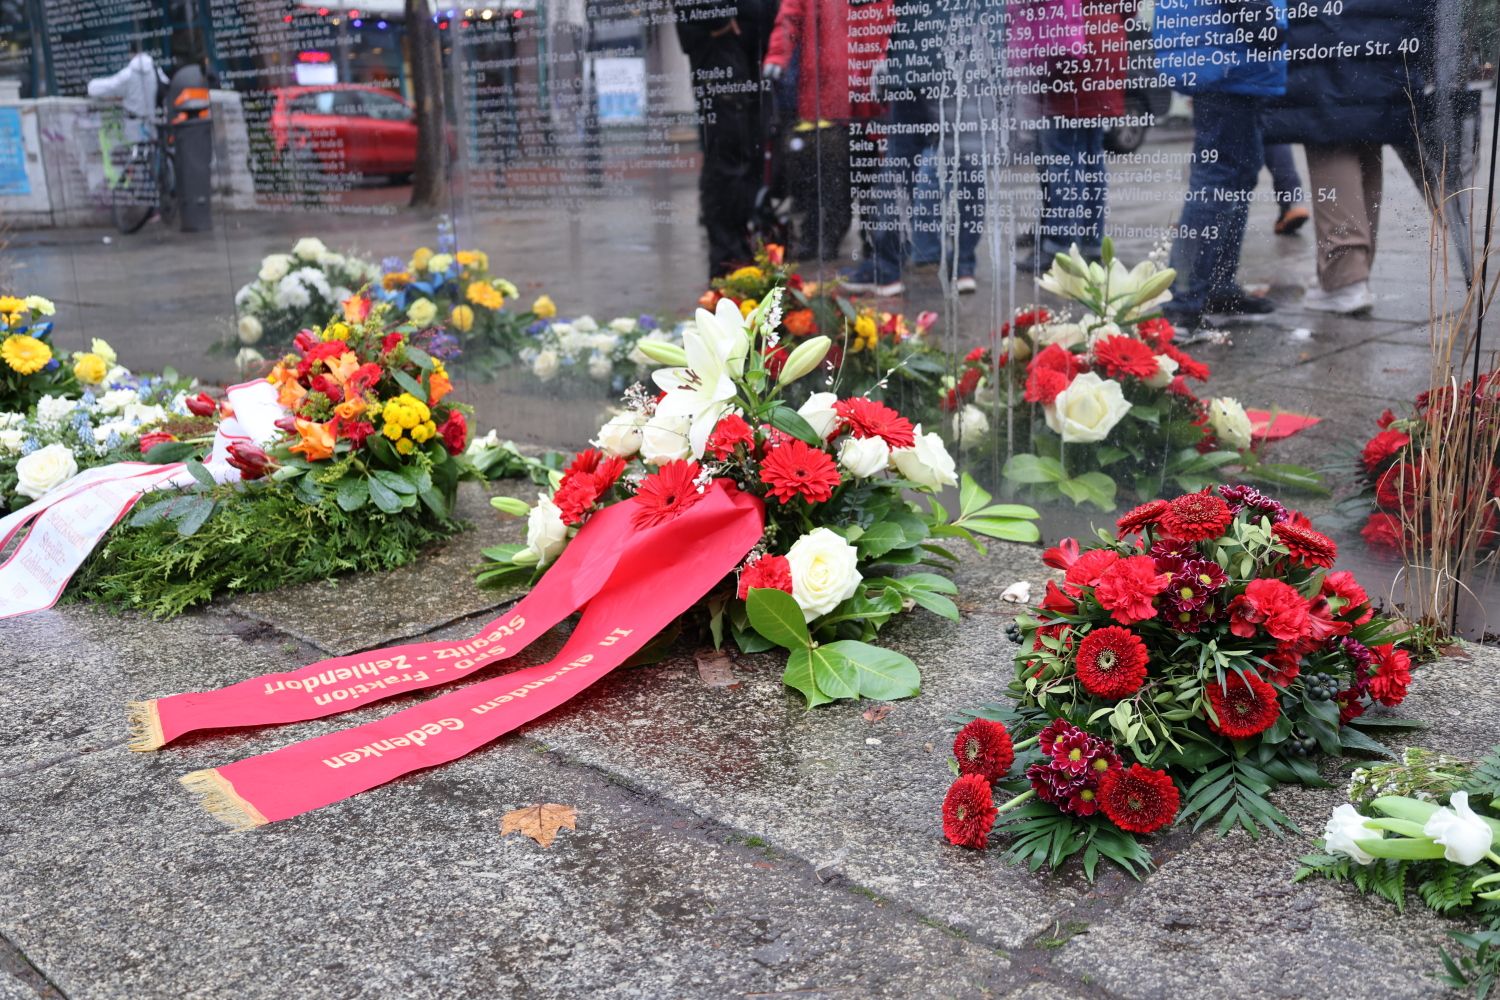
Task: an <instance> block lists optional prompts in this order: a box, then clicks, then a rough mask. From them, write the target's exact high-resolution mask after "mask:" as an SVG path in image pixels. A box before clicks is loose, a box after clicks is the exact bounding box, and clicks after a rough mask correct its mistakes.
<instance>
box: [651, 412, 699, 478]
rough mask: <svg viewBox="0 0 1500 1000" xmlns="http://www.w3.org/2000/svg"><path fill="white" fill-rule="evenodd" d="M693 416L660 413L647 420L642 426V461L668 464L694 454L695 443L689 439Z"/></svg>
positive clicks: (652, 463)
mask: <svg viewBox="0 0 1500 1000" xmlns="http://www.w3.org/2000/svg"><path fill="white" fill-rule="evenodd" d="M692 426H693V418H692V417H690V416H686V415H683V416H663V415H662V414H660V413H658V414H656V415H655V416H653V417H652V418H651V419H650V420H648V421H646V423H645V425H644V426H642V428H641V461H643V462H646V463H647V464H650V465H666V464H667V463H668V462H675V461H677V460H678V459H682V458H688V457H690V456H691V455H692V454H693V443H692V441H691V440H689V439H688V431H690V430H691V429H692Z"/></svg>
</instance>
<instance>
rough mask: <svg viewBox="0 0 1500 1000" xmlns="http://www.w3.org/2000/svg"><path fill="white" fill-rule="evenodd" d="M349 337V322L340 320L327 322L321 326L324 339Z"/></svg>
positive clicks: (345, 338) (344, 338)
mask: <svg viewBox="0 0 1500 1000" xmlns="http://www.w3.org/2000/svg"><path fill="white" fill-rule="evenodd" d="M348 338H349V324H348V323H344V322H342V321H340V322H338V323H329V324H328V325H327V326H325V327H324V328H323V339H324V340H347V339H348Z"/></svg>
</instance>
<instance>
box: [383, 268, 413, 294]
mask: <svg viewBox="0 0 1500 1000" xmlns="http://www.w3.org/2000/svg"><path fill="white" fill-rule="evenodd" d="M410 281H411V275H409V274H407V273H406V272H405V271H392V272H391V273H390V274H387V275H385V276H384V277H382V278H381V279H380V287H382V288H384V289H385V290H386V291H388V292H394V291H395V290H396V289H398V288H401V287H403V286H405V285H406V284H407V283H408V282H410Z"/></svg>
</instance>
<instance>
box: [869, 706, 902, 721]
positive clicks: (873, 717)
mask: <svg viewBox="0 0 1500 1000" xmlns="http://www.w3.org/2000/svg"><path fill="white" fill-rule="evenodd" d="M893 707H895V706H892V705H876V706H875V707H874V708H867V709H865V711H864V720H865V721H866V722H868V723H869V724H870V725H872V726H873V725H875V723H877V722H879V721H880V720H881V719H883V718H885V717H886V716H887V715H890V714H891V709H892V708H893Z"/></svg>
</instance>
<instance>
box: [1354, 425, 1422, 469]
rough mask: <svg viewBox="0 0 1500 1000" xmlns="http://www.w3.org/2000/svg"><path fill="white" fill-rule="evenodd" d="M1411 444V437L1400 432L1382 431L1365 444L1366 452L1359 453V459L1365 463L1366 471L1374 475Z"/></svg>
mask: <svg viewBox="0 0 1500 1000" xmlns="http://www.w3.org/2000/svg"><path fill="white" fill-rule="evenodd" d="M1409 444H1411V435H1410V434H1403V433H1401V432H1400V431H1390V430H1386V431H1381V432H1380V433H1379V434H1376V435H1375V436H1374V437H1372V438H1370V440H1368V441H1366V442H1365V447H1364V450H1363V451H1361V452H1360V453H1359V459H1360V461H1361V462H1363V463H1364V466H1365V471H1366V472H1370V473H1373V472H1374V471H1375V470H1376V469H1378V468H1380V467H1381V466H1382V465H1384V464H1385V462H1386V460H1387V459H1389V458H1390V457H1391V456H1392V455H1394V454H1396V452H1398V451H1400V450H1401V449H1402V448H1405V447H1406V446H1407V445H1409Z"/></svg>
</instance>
